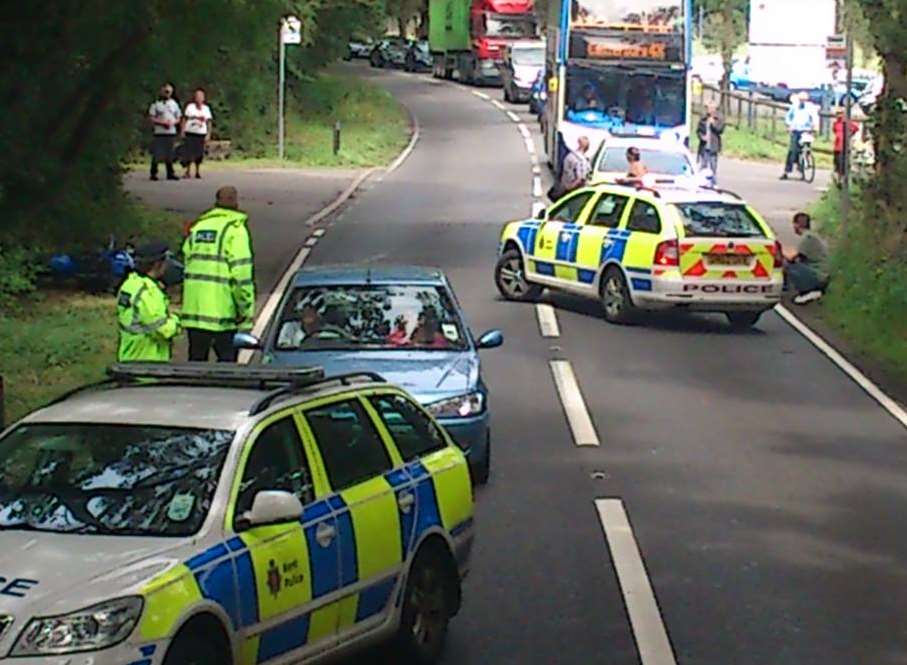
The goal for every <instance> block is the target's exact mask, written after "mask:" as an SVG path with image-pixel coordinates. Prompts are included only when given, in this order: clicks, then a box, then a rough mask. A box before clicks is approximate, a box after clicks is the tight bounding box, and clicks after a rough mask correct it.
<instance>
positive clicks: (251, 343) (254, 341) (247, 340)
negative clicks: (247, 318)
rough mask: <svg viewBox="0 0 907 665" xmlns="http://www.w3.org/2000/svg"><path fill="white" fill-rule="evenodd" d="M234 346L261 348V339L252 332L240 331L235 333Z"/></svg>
mask: <svg viewBox="0 0 907 665" xmlns="http://www.w3.org/2000/svg"><path fill="white" fill-rule="evenodd" d="M233 348H235V349H248V350H250V351H256V350H258V349H260V348H261V340H260V339H258V338H257V337H256V336H255V335H253V334H252V333H247V332H238V333H236V334H234V335H233Z"/></svg>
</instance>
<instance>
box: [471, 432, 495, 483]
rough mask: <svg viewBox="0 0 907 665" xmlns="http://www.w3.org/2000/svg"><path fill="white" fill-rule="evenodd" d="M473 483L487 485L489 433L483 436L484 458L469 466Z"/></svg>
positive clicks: (488, 474) (488, 475)
mask: <svg viewBox="0 0 907 665" xmlns="http://www.w3.org/2000/svg"><path fill="white" fill-rule="evenodd" d="M470 470H471V471H472V482H473V484H474V485H487V484H488V479H489V478H490V477H491V434H490V433H489V434H487V435H486V437H485V459H483V460H482V461H480V462H479V463H478V464H476V465H475V466H473V467H471V468H470Z"/></svg>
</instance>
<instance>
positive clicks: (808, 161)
mask: <svg viewBox="0 0 907 665" xmlns="http://www.w3.org/2000/svg"><path fill="white" fill-rule="evenodd" d="M803 179H804V180H805V181H806V182H812V181H813V180H815V179H816V158H815V156H814V155H813V151H812V150H808V151H807V152H806V154H805V155H803Z"/></svg>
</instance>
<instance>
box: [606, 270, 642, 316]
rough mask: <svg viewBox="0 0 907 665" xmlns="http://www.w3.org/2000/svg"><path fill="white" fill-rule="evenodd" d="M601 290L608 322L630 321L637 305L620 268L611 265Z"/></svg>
mask: <svg viewBox="0 0 907 665" xmlns="http://www.w3.org/2000/svg"><path fill="white" fill-rule="evenodd" d="M601 291H602V293H601V298H602V309H603V310H604V314H605V320H606V321H607V322H608V323H618V324H625V323H630V322H631V321H632V319H633V314H634V313H635V307H634V306H633V300H632V299H631V298H630V289H629V288H628V287H627V280H626V279H625V278H624V274H623V273H622V272H621V271H620V270H619V269H618V268H614V267H611V268H608V269H607V270H606V271H605V276H604V281H603V282H602V288H601Z"/></svg>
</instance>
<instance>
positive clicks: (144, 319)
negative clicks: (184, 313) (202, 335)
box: [117, 272, 180, 362]
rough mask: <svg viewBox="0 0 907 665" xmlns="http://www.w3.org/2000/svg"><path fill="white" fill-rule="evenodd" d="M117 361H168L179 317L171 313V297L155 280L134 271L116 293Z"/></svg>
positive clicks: (178, 328)
mask: <svg viewBox="0 0 907 665" xmlns="http://www.w3.org/2000/svg"><path fill="white" fill-rule="evenodd" d="M117 319H118V321H119V325H120V347H119V351H118V353H117V359H118V360H119V361H120V362H169V361H170V357H171V346H172V343H173V338H174V337H176V336H177V335H178V334H179V332H180V320H179V317H177V316H176V315H175V314H171V313H170V300H169V299H168V298H167V294H166V293H164V291H163V289H161V287H160V286H158V284H157V282H155V281H154V280H153V279H151V278H150V277H148V276H146V275H140V274H139V273H137V272H134V273H132V274H130V275H129V277H127V278H126V281H125V282H123V285H122V286H121V287H120V291H119V293H118V295H117Z"/></svg>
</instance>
